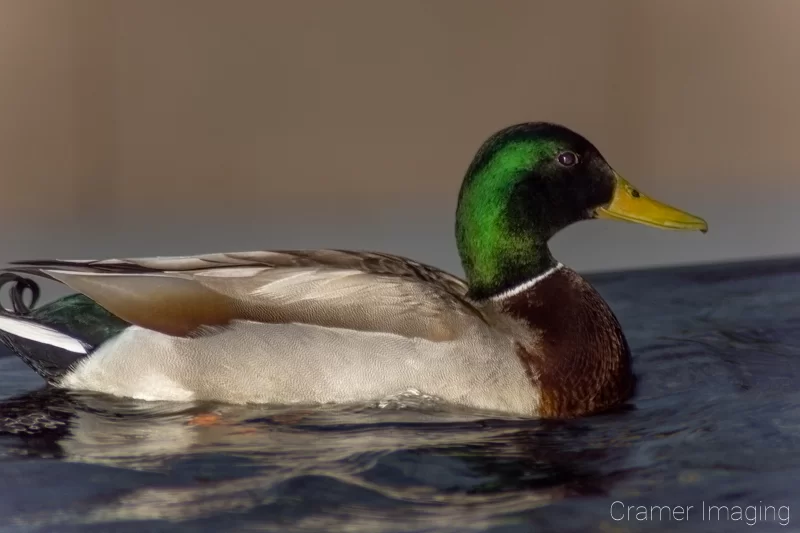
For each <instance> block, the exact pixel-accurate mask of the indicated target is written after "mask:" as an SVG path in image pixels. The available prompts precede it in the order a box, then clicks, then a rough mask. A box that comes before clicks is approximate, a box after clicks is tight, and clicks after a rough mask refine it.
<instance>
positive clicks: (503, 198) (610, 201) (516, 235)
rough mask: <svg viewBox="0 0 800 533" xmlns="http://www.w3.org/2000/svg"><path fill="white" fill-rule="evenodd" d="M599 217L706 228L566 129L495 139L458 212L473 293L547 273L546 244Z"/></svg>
mask: <svg viewBox="0 0 800 533" xmlns="http://www.w3.org/2000/svg"><path fill="white" fill-rule="evenodd" d="M597 217H607V218H617V219H623V220H628V221H631V222H639V223H644V224H648V225H652V226H658V227H664V228H670V229H699V230H703V231H704V230H705V229H706V225H705V222H704V221H702V220H701V219H699V218H697V217H694V216H692V215H689V214H687V213H684V212H682V211H679V210H677V209H674V208H671V207H669V206H666V205H664V204H661V203H659V202H656V201H654V200H651V199H649V198H647V197H646V196H644V195H643V194H641V193H640V192H639V191H637V190H636V189H634V188H633V187H632V186H631V185H630V184H629V183H628V182H627V181H625V180H624V179H622V178H621V177H620V176H619V174H617V173H616V172H615V171H614V169H612V168H611V166H610V165H609V164H608V163H607V162H606V160H605V159H604V158H603V156H602V155H601V154H600V152H599V151H598V150H597V148H595V147H594V146H593V145H592V143H590V142H589V141H588V140H586V139H585V138H583V137H582V136H580V135H578V134H577V133H575V132H573V131H571V130H569V129H567V128H565V127H563V126H559V125H556V124H549V123H544V122H532V123H525V124H518V125H516V126H511V127H509V128H506V129H504V130H501V131H499V132H498V133H496V134H494V135H493V136H492V137H490V138H489V139H488V140H487V141H486V142H485V143H484V144H483V146H482V147H481V148H480V150H479V151H478V153H477V154H476V155H475V158H474V159H473V161H472V164H471V165H470V166H469V169H468V170H467V174H466V176H465V178H464V183H463V184H462V186H461V193H460V194H459V199H458V211H457V213H456V237H457V240H458V249H459V253H460V254H461V260H462V263H463V265H464V270H465V272H466V275H467V279H468V281H469V283H470V288H471V294H472V296H473V297H475V298H485V297H488V296H491V295H493V294H497V293H499V292H502V291H504V290H506V289H509V288H511V287H514V286H516V285H518V284H520V283H524V282H525V281H527V280H528V279H531V278H533V277H535V276H537V275H539V274H541V273H542V272H545V271H546V270H547V269H548V268H551V267H552V266H554V264H555V261H554V259H553V258H552V256H551V255H550V251H549V250H548V248H547V241H548V240H549V239H550V238H551V237H552V236H553V235H555V234H556V233H557V232H558V231H559V230H561V229H563V228H565V227H566V226H568V225H570V224H572V223H575V222H578V221H581V220H586V219H590V218H597Z"/></svg>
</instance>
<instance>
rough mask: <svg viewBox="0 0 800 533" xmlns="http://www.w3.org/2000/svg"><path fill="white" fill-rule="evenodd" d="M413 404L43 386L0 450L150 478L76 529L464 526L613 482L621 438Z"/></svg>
mask: <svg viewBox="0 0 800 533" xmlns="http://www.w3.org/2000/svg"><path fill="white" fill-rule="evenodd" d="M411 403H412V404H411V405H409V404H408V403H405V404H402V403H401V404H394V405H390V406H388V407H387V408H384V409H378V408H376V407H374V406H369V407H365V406H360V407H356V406H349V407H341V406H338V407H328V406H321V407H316V408H305V407H291V408H287V407H264V406H230V405H227V406H226V405H211V404H174V403H153V402H140V401H135V400H124V399H119V398H112V397H108V396H103V395H95V394H78V393H70V392H66V391H61V390H56V389H43V390H41V391H37V392H34V393H30V394H26V395H24V396H20V397H17V398H13V399H10V400H5V401H3V402H2V403H0V431H1V432H2V433H1V434H2V438H0V446H3V447H5V451H6V453H5V455H6V456H9V455H11V456H23V455H24V456H28V457H35V458H58V459H61V460H63V461H65V462H68V463H69V464H73V465H75V466H76V467H77V466H85V465H102V466H103V467H111V468H113V469H114V471H113V475H114V476H118V477H120V478H124V477H125V476H126V473H128V472H131V473H132V472H150V473H157V474H159V476H158V478H159V479H158V480H157V482H154V483H144V484H140V485H139V486H134V487H131V488H128V489H126V490H121V491H115V495H114V496H113V497H104V498H91V499H90V501H81V502H75V503H76V507H77V508H80V511H77V510H76V511H75V512H74V513H72V512H70V511H69V510H67V511H66V512H61V513H60V514H59V515H58V521H64V520H67V522H75V523H98V522H107V521H118V520H131V519H134V520H147V519H167V520H193V519H204V518H208V517H212V516H216V515H218V514H219V513H239V514H241V513H244V515H248V516H251V517H255V516H258V517H259V519H267V520H273V519H274V520H279V521H280V520H291V521H292V523H293V524H298V523H307V524H308V525H309V527H311V526H312V525H314V524H318V525H319V524H327V526H326V527H340V526H343V525H345V524H347V525H348V527H352V528H354V529H356V530H358V529H364V530H369V529H370V528H371V527H373V528H374V527H375V525H376V524H378V523H385V521H386V520H400V521H402V523H404V524H406V525H409V524H410V523H411V522H413V523H419V524H425V525H427V526H428V527H434V528H435V527H436V524H439V526H441V527H446V528H452V527H454V525H457V524H462V525H463V526H464V527H469V528H472V527H477V525H478V524H479V523H481V524H483V525H484V526H486V525H487V521H490V522H491V521H496V520H501V519H503V517H506V518H507V517H509V516H513V515H514V514H515V513H519V512H522V511H525V510H526V509H531V508H534V507H538V506H542V505H547V504H549V503H552V502H554V501H558V500H560V499H563V498H565V497H567V496H574V495H583V496H600V495H603V494H605V493H606V491H607V490H608V489H609V487H610V486H611V485H613V484H614V483H615V481H616V480H617V479H619V477H620V476H621V475H622V474H620V473H619V470H618V469H616V468H614V467H613V464H618V463H619V462H620V460H621V459H622V457H623V456H624V455H625V454H626V453H627V447H626V446H625V444H624V439H622V440H620V439H619V435H618V434H617V435H615V436H614V438H613V441H612V439H611V438H610V437H609V435H611V434H612V433H610V432H609V433H606V432H605V431H603V430H602V427H601V428H599V429H597V428H591V427H590V426H588V425H587V424H586V423H584V422H542V421H530V420H520V419H509V418H486V417H485V415H484V416H480V415H479V414H476V413H474V412H473V413H466V412H458V411H453V410H451V409H448V410H443V409H441V407H436V406H414V405H413V401H412V402H411ZM613 442H617V443H622V444H617V445H614V444H613ZM74 475H76V476H80V475H81V470H80V468H75V469H74ZM54 483H58V480H54ZM20 519H22V520H23V521H24V522H25V523H29V524H31V523H39V524H42V523H52V522H50V520H53V519H54V518H53V517H52V516H48V513H47V512H41V513H33V514H26V516H22V517H20ZM314 527H317V526H314ZM320 527H321V526H320Z"/></svg>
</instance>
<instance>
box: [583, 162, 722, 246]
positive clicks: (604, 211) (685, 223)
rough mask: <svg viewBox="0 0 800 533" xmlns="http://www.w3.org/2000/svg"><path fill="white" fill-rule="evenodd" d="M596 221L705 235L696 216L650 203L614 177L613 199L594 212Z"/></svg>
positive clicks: (654, 201)
mask: <svg viewBox="0 0 800 533" xmlns="http://www.w3.org/2000/svg"><path fill="white" fill-rule="evenodd" d="M595 216H596V217H597V218H606V219H611V220H623V221H625V222H634V223H637V224H644V225H646V226H653V227H655V228H661V229H669V230H676V231H700V232H701V233H708V223H707V222H706V221H705V220H703V219H702V218H700V217H697V216H695V215H692V214H690V213H687V212H686V211H681V210H680V209H676V208H674V207H672V206H669V205H667V204H664V203H661V202H659V201H658V200H654V199H652V198H650V197H648V196H646V195H645V194H643V193H641V192H640V191H639V190H638V189H636V188H635V187H634V186H632V185H631V184H630V183H628V181H627V180H625V179H624V178H623V177H622V176H620V175H619V174H616V188H615V190H614V197H613V198H612V199H611V202H609V203H608V205H605V206H603V207H600V208H598V209H597V211H596V213H595Z"/></svg>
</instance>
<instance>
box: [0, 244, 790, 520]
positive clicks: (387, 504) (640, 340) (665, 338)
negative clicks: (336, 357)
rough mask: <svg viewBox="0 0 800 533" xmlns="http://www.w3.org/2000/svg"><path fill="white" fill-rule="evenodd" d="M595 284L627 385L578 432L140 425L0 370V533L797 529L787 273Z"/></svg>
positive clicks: (357, 411)
mask: <svg viewBox="0 0 800 533" xmlns="http://www.w3.org/2000/svg"><path fill="white" fill-rule="evenodd" d="M591 279H592V281H593V282H594V283H595V285H596V286H597V288H598V289H599V290H600V292H601V293H602V294H603V296H604V297H606V299H607V300H608V301H609V302H610V303H611V305H612V307H613V308H614V310H615V312H616V313H617V315H618V316H619V318H620V321H621V322H622V324H623V327H624V329H625V332H626V334H627V336H628V339H629V342H630V344H631V348H632V350H633V353H634V360H635V371H636V374H637V376H638V380H639V381H638V390H637V394H636V396H635V398H633V399H632V400H631V401H630V403H629V404H628V405H627V406H625V407H624V408H622V409H619V410H618V411H616V412H613V413H608V414H604V415H600V416H594V417H588V418H584V419H580V420H571V421H563V422H556V421H535V420H522V419H517V418H504V417H500V416H497V415H494V414H487V413H476V412H469V411H463V410H457V409H453V408H450V407H446V406H443V405H441V404H437V403H436V402H432V401H430V400H429V399H426V398H420V397H413V396H412V397H408V398H397V399H395V400H393V401H389V402H384V403H382V404H381V406H375V405H368V406H363V405H362V406H347V407H341V406H338V407H331V406H325V407H319V408H310V409H309V408H298V407H294V408H285V407H241V406H221V405H174V404H160V403H156V404H153V403H146V402H136V401H131V400H122V399H114V398H109V397H105V396H98V395H90V394H68V393H64V392H59V391H48V390H40V387H41V382H40V380H39V378H38V377H37V376H36V375H35V374H34V373H33V372H31V371H30V370H28V369H27V367H25V366H24V365H23V364H22V363H21V362H20V361H18V360H17V359H16V358H13V357H0V397H1V398H5V399H4V400H2V401H0V420H3V419H5V421H4V422H0V432H1V433H0V479H2V482H0V531H1V532H12V531H13V532H17V531H78V530H80V531H108V530H112V529H113V530H114V531H136V532H139V531H215V532H216V531H233V530H244V531H247V530H258V531H315V532H316V531H319V532H327V531H349V532H361V531H364V532H378V531H380V532H394V531H437V532H439V531H442V532H450V531H453V532H472V531H493V532H504V533H511V532H529V531H539V530H541V531H548V530H557V531H639V530H645V531H674V530H679V531H762V530H766V531H774V530H798V529H800V490H798V489H800V386H799V385H800V260H781V261H771V262H761V263H749V264H739V265H717V266H704V267H695V268H688V269H687V268H684V269H678V270H659V271H642V272H634V273H622V274H606V275H600V276H594V277H592V278H591ZM215 417H216V418H215ZM615 501H620V502H623V503H622V504H616V507H615V508H614V510H615V511H616V514H615V516H612V515H611V511H612V509H611V506H612V504H613V503H614V502H615ZM629 505H632V506H635V505H643V506H647V507H648V508H649V507H650V506H653V505H658V506H664V505H667V506H670V507H671V508H672V511H671V512H666V513H665V512H662V514H661V519H660V520H659V515H658V511H656V512H655V513H654V514H650V513H647V515H646V516H640V517H643V518H648V519H647V520H641V521H640V520H637V519H636V518H637V514H636V510H635V509H634V512H633V514H632V515H631V516H630V518H627V517H625V513H624V511H623V507H627V506H629ZM703 505H705V506H706V507H707V506H709V505H726V506H728V508H729V512H732V511H735V507H734V506H739V507H741V508H742V511H743V513H744V514H743V515H742V517H741V518H742V519H741V520H734V518H736V517H737V516H738V515H736V514H735V512H733V513H732V514H730V515H729V516H728V517H726V516H725V515H724V512H723V514H722V515H716V514H712V516H711V517H710V518H709V516H707V515H706V513H705V511H703ZM678 506H682V507H683V508H684V509H685V508H687V507H688V506H693V508H692V509H690V510H689V511H688V520H687V519H686V517H687V515H686V514H681V513H680V512H677V508H678ZM748 506H752V510H748V509H747V507H748ZM767 506H772V507H773V508H774V511H769V510H767V516H766V517H764V512H763V511H764V509H765V507H767ZM782 506H784V508H783V509H781V507H782ZM786 506H788V509H786V508H785V507H786ZM787 511H788V512H789V525H788V527H785V528H781V526H780V525H779V524H780V523H781V518H784V519H785V518H786V514H785V513H786V512H787ZM748 514H749V515H750V518H749V519H748V517H747V516H746V515H748ZM759 515H760V516H761V517H760V518H759ZM795 515H796V516H795ZM620 516H622V517H623V519H622V520H619V521H617V520H614V518H619V517H620ZM753 517H755V518H753ZM678 518H683V520H682V521H678V520H677V519H678ZM784 522H785V520H784ZM748 523H753V524H754V525H753V526H748Z"/></svg>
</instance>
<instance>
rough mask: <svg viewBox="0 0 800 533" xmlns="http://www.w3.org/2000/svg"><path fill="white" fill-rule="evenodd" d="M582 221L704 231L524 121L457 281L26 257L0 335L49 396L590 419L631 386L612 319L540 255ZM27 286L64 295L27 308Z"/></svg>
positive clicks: (266, 264)
mask: <svg viewBox="0 0 800 533" xmlns="http://www.w3.org/2000/svg"><path fill="white" fill-rule="evenodd" d="M590 219H612V220H619V221H627V222H633V223H639V224H644V225H647V226H652V227H656V228H662V229H669V230H685V231H701V232H703V233H705V232H706V231H707V230H708V225H707V223H706V222H705V221H704V220H703V219H701V218H699V217H697V216H694V215H691V214H689V213H687V212H685V211H681V210H679V209H677V208H674V207H671V206H669V205H667V204H664V203H661V202H659V201H657V200H655V199H653V198H651V197H649V196H647V195H645V194H644V193H643V192H641V191H640V190H639V189H638V188H636V187H634V186H633V185H631V184H630V183H629V182H628V181H626V180H625V179H624V178H623V177H622V176H621V175H620V174H619V173H617V172H616V171H615V170H614V169H613V168H612V167H611V165H609V163H608V162H607V161H606V160H605V158H604V157H603V156H602V155H601V153H600V152H599V151H598V149H597V148H595V146H594V145H593V144H592V143H590V142H589V141H588V140H587V139H586V138H584V137H583V136H581V135H580V134H578V133H576V132H574V131H572V130H570V129H569V128H567V127H565V126H562V125H558V124H553V123H547V122H526V123H521V124H516V125H513V126H510V127H507V128H504V129H502V130H500V131H498V132H497V133H495V134H493V135H492V136H491V137H489V138H488V139H487V140H486V141H485V142H484V143H483V144H482V146H481V147H480V148H479V149H478V151H477V153H476V155H475V156H474V158H473V160H472V162H471V164H470V165H469V167H468V168H467V171H466V174H465V177H464V179H463V182H462V185H461V189H460V192H459V196H458V205H457V209H456V223H455V236H456V243H457V247H458V252H459V255H460V258H461V263H462V265H463V270H464V277H463V278H462V277H459V276H456V275H454V274H450V273H447V272H445V271H443V270H440V269H438V268H436V267H433V266H430V265H427V264H423V263H420V262H417V261H413V260H411V259H407V258H404V257H399V256H396V255H390V254H387V253H380V252H365V251H347V250H332V249H323V250H286V251H269V250H268V251H249V252H236V253H211V254H206V255H194V256H175V257H152V258H132V259H99V260H87V259H81V260H59V259H54V260H48V259H45V260H29V261H17V262H14V263H11V264H10V266H7V267H6V268H4V269H3V270H2V272H3V273H2V275H0V276H2V277H0V282H4V283H7V282H10V283H12V286H11V291H10V292H11V296H12V298H11V299H12V303H13V305H12V306H11V307H10V308H3V310H2V311H0V342H2V343H3V344H5V346H6V347H8V348H9V349H10V350H11V351H12V352H14V353H15V354H16V355H18V356H19V357H20V358H22V360H23V361H25V362H26V363H27V364H28V365H29V366H30V367H31V368H32V369H33V370H35V371H36V372H38V373H39V374H40V375H41V376H42V377H43V378H44V379H45V380H46V382H47V384H48V385H49V386H52V387H59V388H63V389H69V390H81V391H94V392H98V393H105V394H108V395H113V396H119V397H127V398H135V399H139V400H149V401H168V402H198V401H210V402H220V403H223V404H224V403H227V404H251V403H252V404H277V405H295V404H296V405H319V404H359V403H369V402H376V401H381V400H382V399H385V398H387V397H394V396H396V395H398V394H403V393H407V392H409V391H412V392H414V393H417V394H424V395H428V396H430V397H433V398H436V399H438V400H440V401H441V402H444V403H445V404H450V405H454V406H460V407H462V408H467V409H475V410H485V411H492V412H498V413H503V414H508V415H512V416H521V417H526V418H553V419H564V418H574V417H580V416H586V415H590V414H595V413H600V412H603V411H607V410H609V409H612V408H615V407H618V406H620V405H621V404H624V403H625V402H626V401H627V400H628V399H629V398H630V396H631V394H632V392H633V389H634V383H635V378H634V374H633V369H632V361H631V351H630V348H629V345H628V342H627V340H626V338H625V335H624V334H623V331H622V328H621V326H620V323H619V321H618V320H617V318H616V316H615V315H614V313H613V312H612V310H611V308H610V307H609V305H608V304H607V303H606V302H605V301H604V300H603V298H602V297H601V296H600V294H599V293H598V292H597V291H596V290H595V289H594V288H593V287H592V286H591V285H590V284H589V282H587V281H586V280H585V279H584V278H583V277H581V276H580V275H579V274H578V273H577V272H576V271H575V270H573V269H570V268H569V267H567V266H565V265H563V264H562V263H560V262H558V261H557V260H556V259H555V258H554V257H553V255H552V254H551V252H550V249H549V247H548V242H549V240H550V239H551V238H552V237H553V236H554V235H555V234H556V233H557V232H559V231H560V230H562V229H564V228H566V227H567V226H570V225H572V224H574V223H577V222H581V221H584V220H590ZM35 278H39V279H48V280H53V281H56V282H59V283H61V284H64V285H66V286H67V287H69V289H71V290H72V291H74V294H70V295H68V296H64V297H62V298H60V299H57V300H55V301H53V302H51V303H48V304H46V305H40V306H38V307H34V304H35V300H36V298H37V297H38V294H39V288H38V284H37V283H36V282H35V281H34V279H35ZM29 293H30V298H29V300H30V303H29V304H28V303H26V302H25V299H26V298H25V297H24V296H27V295H28V294H29Z"/></svg>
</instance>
